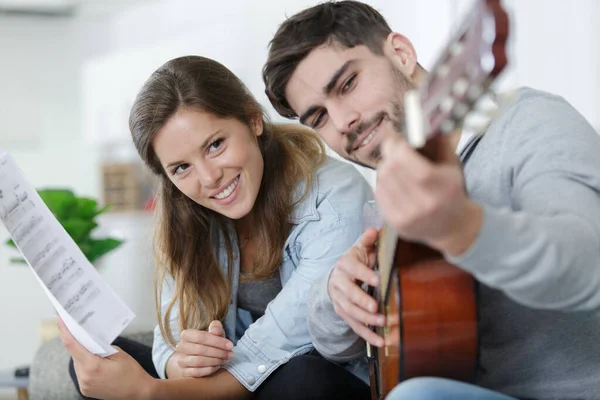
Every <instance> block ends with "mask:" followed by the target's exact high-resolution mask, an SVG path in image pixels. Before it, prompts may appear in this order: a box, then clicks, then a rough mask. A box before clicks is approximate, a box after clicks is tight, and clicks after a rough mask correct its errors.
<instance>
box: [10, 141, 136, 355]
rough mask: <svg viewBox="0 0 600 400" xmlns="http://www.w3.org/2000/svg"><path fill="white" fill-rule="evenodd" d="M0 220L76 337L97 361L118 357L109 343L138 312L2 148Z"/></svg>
mask: <svg viewBox="0 0 600 400" xmlns="http://www.w3.org/2000/svg"><path fill="white" fill-rule="evenodd" d="M0 220H1V221H2V222H3V223H4V225H5V226H6V228H7V230H8V232H9V234H10V236H11V237H12V239H13V241H14V242H15V243H16V244H17V247H18V249H19V250H20V251H21V253H22V254H23V257H24V258H25V260H26V261H27V263H28V264H29V266H30V268H31V269H32V271H33V273H34V275H35V277H36V278H37V280H38V281H39V282H40V284H41V286H42V288H43V290H44V291H45V292H46V294H47V295H48V297H49V298H50V301H51V302H52V304H53V305H54V307H55V309H56V310H57V312H58V314H59V315H60V316H61V317H62V319H63V321H64V322H65V325H66V326H67V327H68V328H69V330H70V331H71V333H72V334H73V336H74V337H75V338H76V339H77V340H78V341H79V342H80V343H81V344H82V345H83V346H85V347H86V348H87V349H88V350H89V351H90V352H92V353H94V354H97V355H99V356H102V357H106V356H108V355H111V354H114V353H116V351H115V350H114V349H113V348H112V347H111V346H110V344H111V343H112V342H113V340H114V339H115V338H116V337H117V336H118V335H119V334H121V332H122V331H123V329H125V327H126V326H127V325H128V324H129V323H130V322H131V321H132V320H133V318H134V317H135V315H134V313H133V312H132V311H131V310H130V309H129V307H127V305H126V304H125V303H124V302H123V301H122V300H121V299H120V298H119V297H118V296H117V294H116V293H115V292H114V291H113V290H112V289H111V288H110V287H109V286H108V285H107V284H106V282H104V280H103V279H102V277H101V276H100V275H99V274H98V271H96V269H95V268H94V266H93V265H92V264H91V263H90V262H89V261H88V260H87V258H86V257H85V256H84V254H83V252H82V251H81V250H80V249H79V247H78V246H77V244H76V243H75V242H74V241H73V239H71V237H70V236H69V234H68V233H67V232H66V231H65V229H64V228H63V227H62V225H61V224H60V223H59V222H58V221H57V220H56V218H55V217H54V215H53V214H52V212H51V211H50V210H49V209H48V207H47V206H46V205H45V204H44V202H43V201H42V199H41V198H40V196H39V195H38V193H37V192H36V191H35V189H34V188H33V187H32V186H31V185H30V184H29V183H28V182H27V180H26V179H25V176H24V175H23V173H22V171H21V169H20V168H19V167H18V165H17V163H16V162H15V161H14V159H13V158H12V157H11V156H10V154H8V153H7V152H3V151H2V150H1V149H0ZM116 267H118V266H116Z"/></svg>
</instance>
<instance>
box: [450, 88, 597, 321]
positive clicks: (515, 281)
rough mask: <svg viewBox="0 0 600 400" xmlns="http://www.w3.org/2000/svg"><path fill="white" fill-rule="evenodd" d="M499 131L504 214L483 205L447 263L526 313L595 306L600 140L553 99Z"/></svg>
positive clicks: (533, 102) (524, 108)
mask: <svg viewBox="0 0 600 400" xmlns="http://www.w3.org/2000/svg"><path fill="white" fill-rule="evenodd" d="M510 117H511V118H510V120H509V122H508V123H507V124H506V126H505V127H504V129H506V130H510V139H509V140H508V141H507V147H506V149H504V150H503V154H506V156H505V159H504V160H502V161H501V162H507V163H509V164H510V168H506V166H505V169H506V170H507V173H508V174H510V178H511V179H512V181H513V186H512V191H511V192H510V193H509V195H510V199H511V201H512V210H508V209H500V208H496V207H491V206H483V208H482V209H483V221H482V226H481V229H480V231H479V233H478V235H477V238H476V240H475V241H474V242H473V244H472V245H471V246H470V248H469V249H468V250H467V251H466V252H465V253H463V254H461V255H458V256H449V260H450V261H451V262H453V263H455V264H457V265H460V266H461V267H462V268H464V269H466V270H468V271H470V272H472V273H473V274H474V275H475V276H476V277H477V279H479V280H480V281H482V282H483V283H485V284H487V285H489V286H490V287H494V288H497V289H500V290H502V291H503V292H504V293H506V294H507V295H508V296H509V297H511V298H512V299H514V300H515V301H517V302H519V303H521V304H524V305H526V306H529V307H533V308H542V309H555V310H564V311H574V310H591V309H597V308H599V307H600V137H599V136H598V134H597V133H596V132H595V131H594V130H593V129H592V127H591V126H590V125H589V124H588V123H587V121H585V120H584V118H583V117H582V116H581V115H580V114H579V113H578V112H577V111H575V110H574V109H573V108H572V107H571V106H570V105H568V104H567V103H566V102H564V101H563V100H561V99H559V98H546V97H545V98H543V99H540V98H539V97H537V98H531V99H529V100H524V101H523V104H522V105H520V106H519V107H517V108H516V109H515V110H514V111H513V113H512V115H510Z"/></svg>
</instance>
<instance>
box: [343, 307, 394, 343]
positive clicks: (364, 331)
mask: <svg viewBox="0 0 600 400" xmlns="http://www.w3.org/2000/svg"><path fill="white" fill-rule="evenodd" d="M340 316H341V317H342V318H344V321H346V323H347V324H348V326H349V327H350V328H351V329H352V330H353V331H354V333H356V334H357V335H358V336H360V337H361V338H363V339H364V340H365V341H366V342H367V343H370V344H372V345H373V346H376V347H383V345H384V344H385V343H384V340H383V338H382V337H381V336H379V335H378V334H376V333H375V332H373V331H372V330H371V329H370V328H369V327H367V326H366V325H363V324H362V323H360V322H358V321H355V320H354V319H352V318H351V317H350V316H349V315H345V314H344V312H343V311H342V312H341V315H340Z"/></svg>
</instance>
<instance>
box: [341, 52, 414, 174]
mask: <svg viewBox="0 0 600 400" xmlns="http://www.w3.org/2000/svg"><path fill="white" fill-rule="evenodd" d="M390 68H391V69H392V75H393V77H394V92H395V93H397V94H398V96H397V97H396V98H395V99H393V100H392V101H391V106H392V114H391V115H390V113H388V112H386V111H380V112H378V113H377V114H375V116H374V117H372V118H370V119H369V120H368V121H361V122H360V123H359V124H358V126H357V127H356V129H354V130H353V131H352V132H349V133H348V134H347V136H348V143H347V144H346V149H345V150H346V154H348V155H349V157H347V159H348V160H349V161H352V162H354V163H356V164H358V165H360V166H363V167H367V168H371V169H375V167H376V165H377V163H379V161H380V160H381V142H379V143H378V144H377V145H375V147H373V149H371V151H370V152H369V154H368V156H367V160H368V161H372V165H367V164H365V162H363V161H359V160H357V159H356V157H355V154H354V155H353V153H354V148H355V147H356V140H357V139H358V137H359V136H361V135H362V134H363V133H365V131H366V130H367V129H369V128H371V127H372V126H373V125H375V124H376V123H377V122H379V121H382V122H383V121H386V120H387V121H390V122H391V123H392V126H393V127H394V130H395V131H396V132H397V133H398V134H399V135H402V132H403V131H404V130H405V127H404V119H405V115H404V93H406V91H407V90H409V89H413V88H414V87H415V86H414V84H413V83H412V82H411V81H410V80H409V79H408V78H407V77H406V76H405V75H404V74H403V73H402V72H401V71H399V70H398V69H397V68H396V67H395V66H394V65H393V64H392V63H391V62H390ZM357 150H358V149H357Z"/></svg>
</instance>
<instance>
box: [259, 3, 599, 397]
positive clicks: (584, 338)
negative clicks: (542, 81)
mask: <svg viewBox="0 0 600 400" xmlns="http://www.w3.org/2000/svg"><path fill="white" fill-rule="evenodd" d="M426 74H427V72H426V71H425V70H424V69H423V68H422V67H421V66H420V65H419V63H418V62H417V56H416V52H415V49H414V48H413V46H412V44H411V43H410V41H409V40H408V39H407V38H406V37H404V36H402V35H401V34H399V33H395V32H392V31H391V29H390V27H389V26H388V24H387V23H386V21H385V20H384V18H383V17H382V16H381V15H380V14H379V13H378V12H377V11H376V10H374V9H373V8H372V7H370V6H368V5H366V4H362V3H359V2H354V1H341V2H337V3H331V2H328V3H324V4H320V5H317V6H315V7H312V8H309V9H306V10H304V11H302V12H300V13H298V14H296V15H294V16H292V17H290V18H289V19H288V20H286V21H285V22H284V23H283V24H282V25H281V26H280V28H279V29H278V31H277V33H276V34H275V37H274V38H273V40H272V41H271V44H270V51H269V58H268V61H267V63H266V65H265V67H264V69H263V78H264V81H265V84H266V93H267V95H268V96H269V99H270V101H271V103H272V105H273V106H274V108H275V109H276V110H277V112H278V113H279V114H281V115H282V116H285V117H288V118H296V117H297V118H299V120H300V122H302V123H303V124H306V125H308V126H310V127H312V128H313V129H315V130H316V131H317V132H318V133H319V134H320V135H321V137H322V138H323V139H324V140H325V141H326V142H327V144H328V145H329V146H330V147H331V148H332V149H333V150H334V151H336V152H337V153H338V154H339V155H341V156H342V157H344V158H346V159H348V160H350V161H353V162H355V163H358V164H361V165H366V166H370V167H373V168H375V167H376V166H377V184H376V191H375V197H376V200H377V205H378V208H379V209H380V211H381V213H382V214H383V216H384V218H385V219H386V221H387V222H388V223H389V224H390V225H391V226H392V227H393V228H395V229H396V231H397V232H398V234H399V235H400V237H402V238H404V239H406V240H412V241H420V242H424V243H426V244H428V245H429V246H430V247H433V248H435V249H437V250H439V251H440V252H441V253H442V254H443V255H444V256H445V258H446V259H447V260H448V261H450V262H451V263H453V264H455V265H457V266H459V267H460V268H463V269H464V270H465V271H468V272H469V273H471V274H473V275H474V276H475V277H476V279H477V280H478V281H479V295H478V307H479V334H480V357H479V365H480V368H479V371H478V378H477V382H476V385H468V384H463V383H459V382H454V381H449V380H442V379H435V378H415V379H412V380H408V381H405V382H403V383H401V384H399V385H398V386H397V387H396V389H394V391H393V392H392V393H393V394H390V395H389V396H388V398H394V399H396V398H403V399H411V400H420V399H447V398H452V399H454V398H460V399H510V398H522V399H544V400H545V399H593V398H599V396H600V377H599V376H598V372H597V367H598V364H599V363H600V346H598V344H597V341H598V339H597V338H598V337H600V319H599V318H598V316H597V314H596V310H597V309H598V308H599V307H600V157H599V156H598V154H600V136H598V135H597V134H596V132H594V130H593V129H592V127H591V126H590V125H589V124H588V123H587V122H586V121H585V119H584V118H583V117H582V116H581V115H580V114H579V113H578V112H577V111H576V110H574V109H573V108H572V107H571V106H570V105H569V104H568V103H567V102H565V101H564V100H563V99H562V98H560V97H557V96H553V95H550V94H548V93H543V92H539V91H535V90H532V89H526V88H524V89H521V90H519V91H518V95H517V97H516V99H515V100H514V102H513V103H512V104H511V105H509V106H508V107H506V109H505V110H504V111H503V113H502V115H501V116H499V117H498V118H497V119H495V120H494V122H493V123H492V124H491V125H490V126H489V128H488V129H487V131H486V132H485V134H483V135H475V136H474V137H473V138H472V139H471V141H469V142H468V143H467V144H466V146H462V145H461V146H460V148H459V147H458V144H459V141H460V138H461V131H460V130H457V131H456V132H453V133H452V134H450V135H449V136H448V141H447V142H448V145H449V146H448V148H447V149H446V152H445V155H444V157H445V159H446V162H445V163H444V164H443V165H433V164H432V163H430V162H429V161H427V160H426V159H425V158H423V157H421V156H420V155H419V154H418V153H417V152H416V151H415V150H413V149H412V148H410V146H409V145H408V144H407V143H406V142H404V141H403V140H402V139H400V138H399V135H396V133H397V132H398V131H401V130H402V129H403V123H404V116H403V109H404V107H403V95H404V93H405V92H406V90H408V89H410V88H413V87H415V86H417V85H419V84H420V83H421V82H423V80H424V78H425V77H426ZM455 152H456V153H458V156H457V155H455ZM461 162H462V164H463V165H462V166H461ZM464 187H466V188H467V193H468V194H465V192H464ZM376 240H377V232H376V231H375V230H374V229H370V230H367V231H366V232H365V234H364V235H363V237H362V238H361V240H360V241H359V242H358V243H357V244H356V246H355V247H354V248H352V249H350V250H348V252H347V253H346V254H345V255H344V256H343V257H342V258H341V259H340V260H339V262H338V263H337V264H336V265H335V267H334V268H333V270H332V272H331V274H330V275H329V276H325V277H324V278H323V279H322V280H320V281H318V282H317V283H316V284H315V286H314V287H313V291H312V297H311V298H312V300H311V304H310V309H311V311H310V316H309V323H310V326H311V328H310V329H311V334H312V336H313V340H314V344H315V347H316V349H317V350H318V351H319V352H320V353H321V354H323V355H324V356H326V357H327V358H329V359H331V360H334V361H338V362H349V361H351V360H354V362H357V361H356V360H359V361H364V342H363V339H364V340H366V341H368V342H370V343H371V344H373V345H376V346H382V344H383V340H382V338H381V337H378V336H377V335H375V334H374V333H373V332H371V331H370V330H369V329H368V328H367V327H366V325H383V324H384V318H383V315H381V314H379V313H378V312H377V310H376V302H375V300H374V299H373V298H371V297H370V296H369V295H368V294H367V293H365V292H364V291H363V290H361V288H360V286H359V284H360V282H366V283H369V284H371V285H376V284H378V277H377V274H376V273H375V272H374V271H373V270H372V267H373V265H374V259H375V252H374V245H375V242H376ZM363 378H364V375H363Z"/></svg>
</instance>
